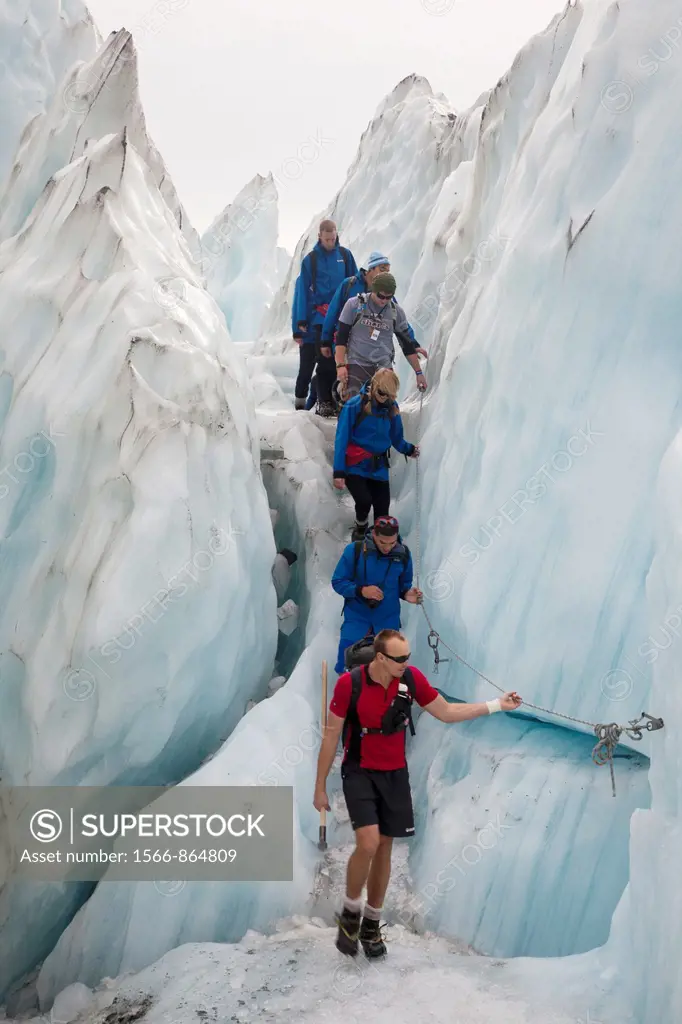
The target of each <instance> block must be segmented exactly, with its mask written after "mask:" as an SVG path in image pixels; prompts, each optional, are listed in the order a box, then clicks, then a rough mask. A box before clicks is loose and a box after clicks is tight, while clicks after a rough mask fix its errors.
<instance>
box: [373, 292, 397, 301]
mask: <svg viewBox="0 0 682 1024" xmlns="http://www.w3.org/2000/svg"><path fill="white" fill-rule="evenodd" d="M374 294H375V295H376V297H377V298H378V299H381V300H382V301H383V302H388V300H389V299H392V298H393V296H392V295H384V294H383V292H375V293H374Z"/></svg>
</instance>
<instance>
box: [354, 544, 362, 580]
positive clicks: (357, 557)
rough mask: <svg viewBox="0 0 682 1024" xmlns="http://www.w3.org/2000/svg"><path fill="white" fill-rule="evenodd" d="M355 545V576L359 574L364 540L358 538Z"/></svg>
mask: <svg viewBox="0 0 682 1024" xmlns="http://www.w3.org/2000/svg"><path fill="white" fill-rule="evenodd" d="M354 547H355V551H354V552H353V576H357V574H358V563H359V561H360V551H361V550H362V541H361V540H356V541H355V544H354Z"/></svg>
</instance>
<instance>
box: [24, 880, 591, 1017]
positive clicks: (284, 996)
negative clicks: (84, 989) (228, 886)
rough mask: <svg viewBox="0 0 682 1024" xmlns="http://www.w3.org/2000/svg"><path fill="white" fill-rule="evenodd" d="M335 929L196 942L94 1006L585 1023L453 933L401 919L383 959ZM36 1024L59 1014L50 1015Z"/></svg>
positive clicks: (284, 927) (121, 1011) (125, 980)
mask: <svg viewBox="0 0 682 1024" xmlns="http://www.w3.org/2000/svg"><path fill="white" fill-rule="evenodd" d="M167 902H169V903H170V902H173V900H172V899H169V900H167ZM334 934H335V930H332V928H330V927H327V926H325V924H324V922H322V921H320V920H319V919H313V920H312V921H311V920H310V919H305V918H302V917H293V918H291V919H287V920H283V921H282V922H280V924H279V927H278V929H277V931H275V932H274V933H273V934H272V935H269V936H263V935H262V934H258V933H257V932H255V931H253V930H252V931H249V932H247V933H246V934H245V935H244V937H243V938H242V939H241V940H240V941H239V942H238V943H233V944H229V945H222V944H217V943H206V942H201V943H199V942H192V943H188V944H186V945H182V946H180V947H179V948H177V949H173V950H172V951H170V952H168V953H166V954H165V955H164V956H163V957H162V958H161V959H158V960H157V961H156V962H155V963H153V964H151V965H150V966H149V967H147V968H145V969H144V970H143V971H141V972H140V973H134V974H132V975H130V976H126V977H121V978H117V979H116V980H115V981H113V982H109V983H108V984H107V985H105V986H102V987H101V988H100V989H98V990H97V991H95V992H93V994H92V999H91V1004H90V1005H91V1010H90V1011H89V1012H90V1014H92V1016H93V1017H95V1018H96V1019H100V1018H102V1019H104V1018H106V1017H108V1016H109V1015H111V1017H117V1016H118V1015H120V1016H124V1015H126V1016H127V1015H129V1016H130V1017H140V1016H142V1014H144V1019H145V1020H146V1021H148V1022H149V1024H167V1022H168V1021H173V1020H175V1021H177V1020H182V1021H189V1020H195V1019H209V1020H225V1021H227V1020H230V1021H231V1020H234V1021H238V1022H243V1024H248V1022H250V1021H253V1020H258V1019H260V1018H262V1019H272V1020H278V1021H293V1020H301V1021H310V1022H314V1024H361V1022H363V1021H366V1020H372V1021H376V1022H377V1024H408V1022H412V1021H414V1020H429V1021H434V1022H437V1024H446V1022H452V1021H457V1022H458V1024H577V1022H578V1018H577V1016H576V1015H575V1014H574V1013H569V1012H562V1011H561V1010H560V1009H558V1008H557V1003H558V1002H559V1001H558V1000H557V998H556V995H554V997H553V998H552V996H551V995H550V994H544V995H543V996H539V995H538V996H533V997H529V996H528V995H527V993H525V992H524V991H523V989H522V987H521V985H520V984H519V980H518V978H516V977H511V978H510V977H509V972H508V971H507V970H506V969H505V965H504V964H503V963H502V962H501V961H495V960H492V961H491V960H487V959H485V958H483V957H475V956H460V955H457V954H458V952H459V950H458V949H457V948H456V947H455V946H454V945H453V944H452V943H449V942H447V941H446V940H444V939H443V938H439V937H436V936H427V937H420V936H416V935H414V934H411V933H410V932H408V931H406V930H405V929H403V928H401V927H400V926H399V925H398V926H395V927H394V928H391V929H390V936H389V940H388V941H389V942H390V943H391V956H390V960H388V961H387V962H385V963H382V964H380V965H378V966H377V965H375V964H371V963H364V964H363V963H360V964H355V963H348V962H341V963H340V962H339V959H338V954H337V953H336V950H335V949H334ZM67 991H68V990H67ZM114 1000H116V1002H114ZM578 1006H579V1007H580V1009H581V1010H583V1013H582V1015H581V1017H580V1024H599V1021H598V1020H597V1019H596V1018H595V1017H591V1018H590V1017H589V1016H588V1014H587V1011H586V1009H584V1008H585V1001H584V1000H583V1002H582V1004H580V1003H578ZM34 1024H50V1022H49V1021H48V1018H47V1016H45V1017H43V1018H37V1019H36V1020H35V1021H34ZM53 1024H56V1022H53Z"/></svg>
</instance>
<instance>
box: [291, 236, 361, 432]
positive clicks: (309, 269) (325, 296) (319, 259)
mask: <svg viewBox="0 0 682 1024" xmlns="http://www.w3.org/2000/svg"><path fill="white" fill-rule="evenodd" d="M357 272H358V268H357V265H356V263H355V258H354V256H353V254H352V252H351V251H350V250H349V249H344V248H343V247H342V246H341V245H340V244H339V236H338V233H337V230H336V224H335V223H334V221H332V220H323V221H322V223H321V224H320V229H319V235H318V240H317V242H316V244H315V246H314V247H313V249H312V251H311V252H309V253H308V254H307V256H304V258H303V261H302V263H301V272H300V274H299V276H298V279H297V281H296V287H295V289H294V301H293V307H292V315H291V325H292V334H293V336H294V341H296V343H297V344H298V346H299V371H298V377H297V378H296V388H295V391H294V394H295V405H296V408H297V409H305V405H306V398H307V396H308V389H309V387H310V379H311V377H312V375H313V370H314V369H315V365H316V364H317V373H316V378H317V392H318V411H319V413H320V415H321V416H333V415H334V414H335V408H334V405H333V402H332V385H333V384H334V381H335V379H336V365H335V363H334V358H333V356H332V350H331V346H330V345H322V344H321V334H322V324H323V323H324V318H325V315H326V313H327V309H328V308H329V303H330V302H331V300H332V298H333V296H334V292H335V291H336V289H337V288H338V286H339V285H340V284H341V282H342V281H343V280H344V278H346V277H349V276H351V275H353V274H357Z"/></svg>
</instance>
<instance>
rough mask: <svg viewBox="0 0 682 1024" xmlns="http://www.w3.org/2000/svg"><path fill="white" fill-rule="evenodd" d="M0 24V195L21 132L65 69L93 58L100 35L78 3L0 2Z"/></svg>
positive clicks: (53, 90) (56, 0) (49, 96)
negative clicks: (0, 33)
mask: <svg viewBox="0 0 682 1024" xmlns="http://www.w3.org/2000/svg"><path fill="white" fill-rule="evenodd" d="M0 25H2V39H1V40H0V95H1V96H2V104H1V105H0V195H1V194H2V191H3V189H4V186H5V184H6V179H7V177H8V175H9V173H10V171H11V169H12V164H13V162H14V158H15V153H16V151H17V148H18V146H19V142H20V140H21V136H22V133H23V132H24V129H26V127H27V126H28V125H29V123H30V122H31V121H32V120H33V119H34V118H35V117H37V116H38V115H39V114H41V113H43V112H44V111H45V110H46V108H47V107H48V106H49V104H50V102H51V100H52V99H53V98H54V96H55V94H56V92H57V89H58V87H59V84H60V82H61V80H62V78H63V76H64V74H65V73H66V71H67V70H68V69H69V67H70V66H71V65H72V64H74V62H76V61H84V60H90V59H91V58H92V57H93V56H94V54H95V51H96V49H97V46H98V44H99V34H98V33H97V30H96V29H95V26H94V25H93V23H92V19H91V17H90V14H89V13H88V11H87V8H86V7H85V5H84V4H83V3H82V2H81V0H51V2H49V3H45V2H44V0H2V2H0Z"/></svg>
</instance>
